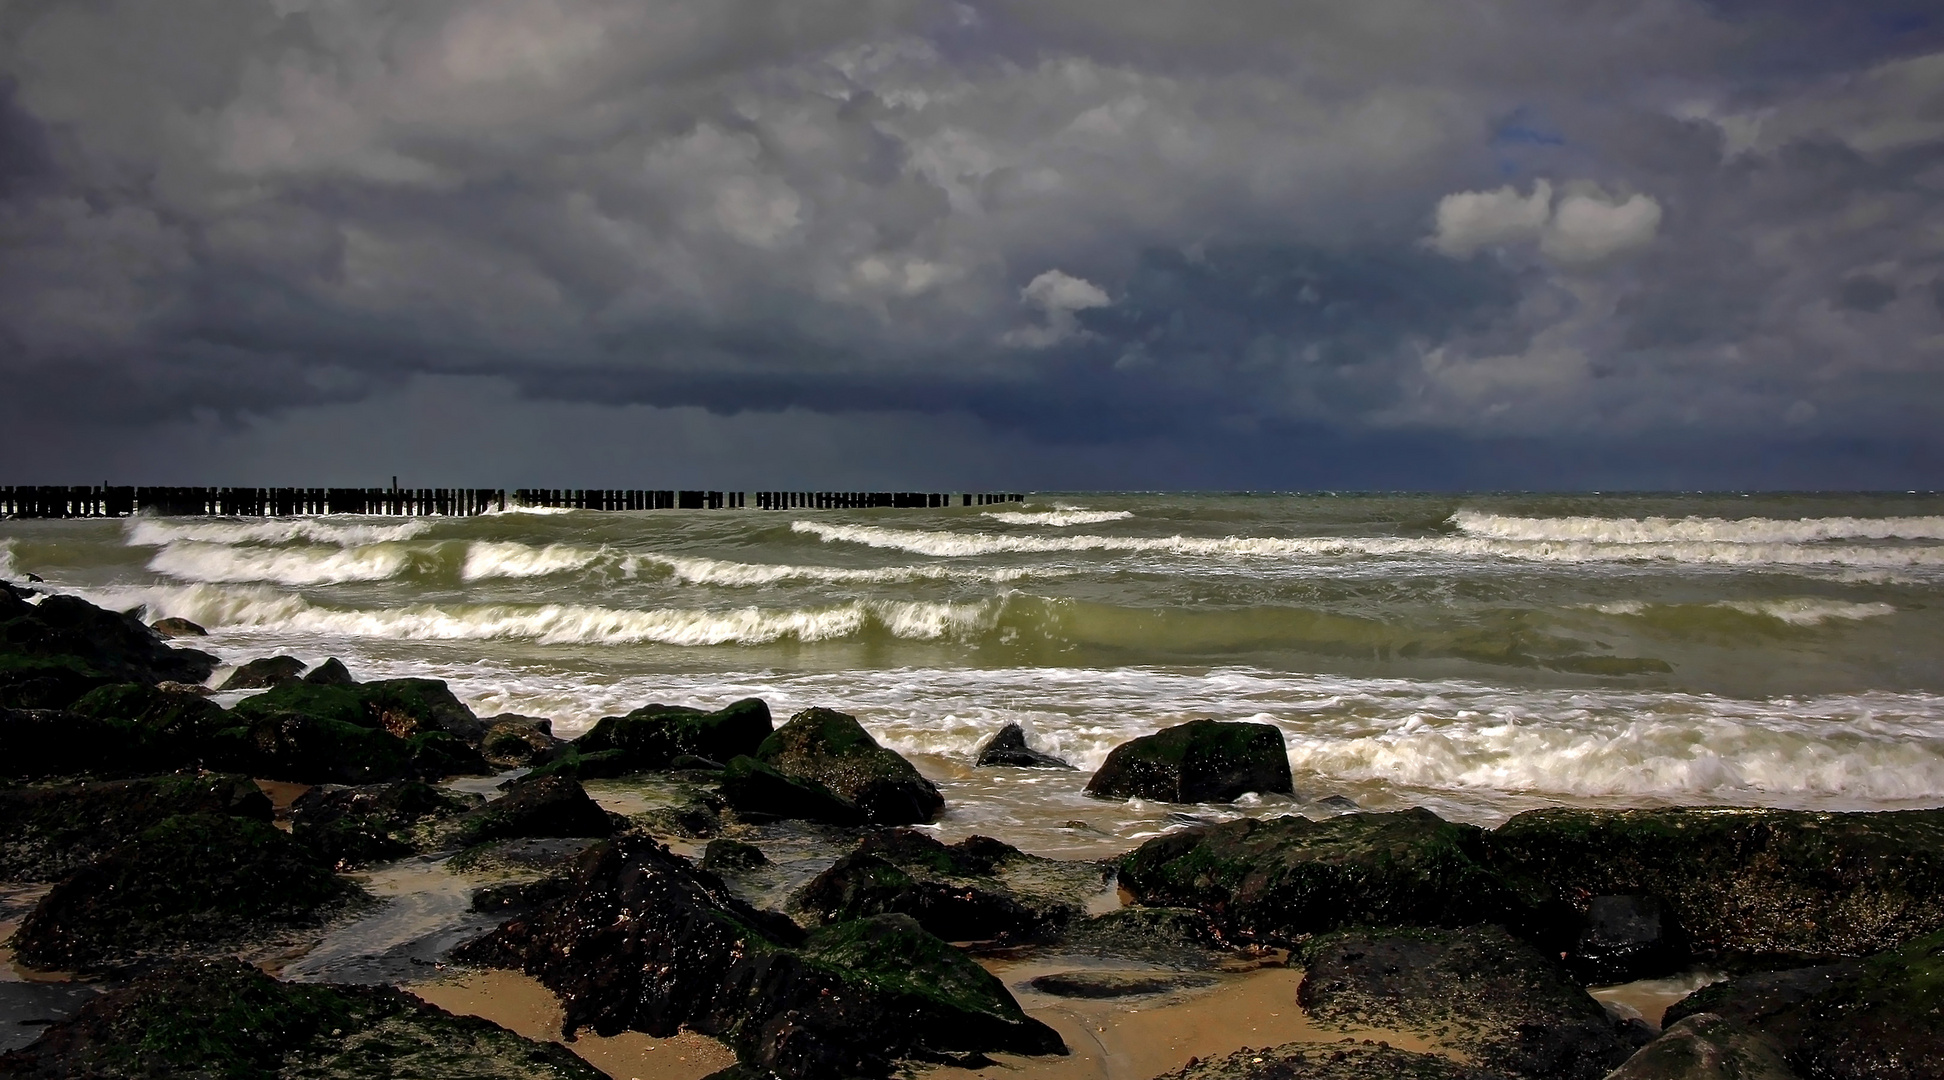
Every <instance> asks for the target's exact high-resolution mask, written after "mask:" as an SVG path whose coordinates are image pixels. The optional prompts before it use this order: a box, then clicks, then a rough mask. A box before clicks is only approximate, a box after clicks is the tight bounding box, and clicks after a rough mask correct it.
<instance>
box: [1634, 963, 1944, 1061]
mask: <svg viewBox="0 0 1944 1080" xmlns="http://www.w3.org/2000/svg"><path fill="white" fill-rule="evenodd" d="M1701 1013H1713V1014H1715V1015H1718V1016H1720V1017H1722V1018H1723V1019H1725V1020H1728V1021H1732V1022H1735V1023H1739V1024H1743V1025H1746V1026H1747V1027H1750V1028H1753V1029H1754V1030H1755V1031H1757V1032H1759V1033H1760V1034H1761V1035H1762V1036H1763V1037H1764V1038H1766V1039H1767V1040H1768V1041H1770V1042H1771V1043H1773V1044H1774V1045H1775V1047H1776V1048H1778V1049H1779V1050H1780V1051H1781V1053H1782V1056H1783V1059H1784V1060H1785V1061H1787V1062H1788V1064H1789V1067H1790V1068H1791V1069H1793V1070H1794V1071H1795V1072H1796V1074H1797V1075H1799V1076H1802V1077H1805V1078H1810V1077H1813V1078H1816V1080H1824V1078H1827V1080H1916V1078H1918V1077H1938V1076H1944V933H1934V934H1931V935H1929V936H1928V937H1923V938H1918V939H1917V940H1915V941H1911V942H1908V943H1906V944H1905V945H1903V946H1901V947H1899V948H1896V949H1892V950H1888V951H1885V952H1881V953H1878V954H1876V955H1874V956H1871V957H1868V958H1865V959H1862V960H1851V961H1846V962H1844V963H1840V964H1830V965H1822V966H1818V967H1813V968H1806V969H1797V970H1794V971H1782V972H1768V973H1763V974H1757V975H1744V976H1742V977H1740V978H1737V979H1730V980H1729V981H1727V982H1722V983H1716V984H1714V985H1712V986H1708V987H1704V988H1702V989H1700V990H1697V991H1695V992H1694V993H1692V994H1690V995H1688V996H1687V997H1686V998H1684V999H1682V1000H1681V1001H1678V1002H1676V1003H1675V1004H1674V1006H1673V1007H1672V1008H1670V1009H1669V1010H1668V1011H1667V1023H1668V1024H1670V1025H1676V1024H1677V1022H1679V1021H1684V1020H1685V1019H1687V1018H1689V1017H1694V1016H1697V1015H1698V1014H1701Z"/></svg>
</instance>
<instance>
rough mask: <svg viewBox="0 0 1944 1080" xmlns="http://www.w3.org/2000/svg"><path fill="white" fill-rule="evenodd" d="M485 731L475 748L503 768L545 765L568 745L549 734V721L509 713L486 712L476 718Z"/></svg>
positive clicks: (551, 732) (550, 731)
mask: <svg viewBox="0 0 1944 1080" xmlns="http://www.w3.org/2000/svg"><path fill="white" fill-rule="evenodd" d="M480 723H481V724H483V725H485V727H486V735H485V737H484V738H482V739H481V740H480V743H479V752H480V754H481V755H482V756H483V757H485V759H486V760H487V761H488V762H491V763H492V764H494V765H497V766H499V767H500V768H503V769H518V768H526V767H530V766H534V765H545V764H546V763H547V762H550V761H552V760H554V759H555V758H557V757H559V756H560V754H561V752H562V751H563V750H564V749H565V748H566V747H567V746H569V745H571V744H569V743H566V742H563V741H561V740H560V739H556V738H554V736H553V721H551V720H543V719H540V718H538V717H532V716H517V715H514V714H511V713H507V714H503V715H500V716H489V717H487V718H486V719H484V720H481V721H480Z"/></svg>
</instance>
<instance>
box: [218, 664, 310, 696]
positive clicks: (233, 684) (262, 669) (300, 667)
mask: <svg viewBox="0 0 1944 1080" xmlns="http://www.w3.org/2000/svg"><path fill="white" fill-rule="evenodd" d="M303 675H304V662H303V661H302V660H299V659H297V658H296V657H294V656H266V657H263V658H262V659H260V660H252V661H250V662H249V663H247V664H240V665H238V666H237V668H236V670H235V671H232V672H230V676H229V678H227V679H224V680H223V685H221V686H219V687H217V688H216V689H217V690H267V689H269V688H270V687H273V686H282V685H284V684H286V683H294V682H299V681H301V680H302V678H303Z"/></svg>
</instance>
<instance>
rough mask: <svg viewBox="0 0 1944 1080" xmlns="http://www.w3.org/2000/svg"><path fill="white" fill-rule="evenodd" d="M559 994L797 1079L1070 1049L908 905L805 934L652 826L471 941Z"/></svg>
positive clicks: (616, 1021) (621, 1027) (616, 1024)
mask: <svg viewBox="0 0 1944 1080" xmlns="http://www.w3.org/2000/svg"><path fill="white" fill-rule="evenodd" d="M455 956H456V957H457V958H458V959H460V960H461V961H462V962H475V963H487V964H492V965H495V966H503V967H513V968H517V969H520V970H523V971H526V972H527V973H528V974H531V975H533V976H534V977H535V978H537V979H539V980H540V981H541V982H542V983H545V984H546V985H547V986H548V987H550V988H552V989H553V991H554V992H555V993H556V994H558V995H559V996H560V998H561V1000H562V1002H563V1003H564V1005H565V1007H566V1013H567V1019H566V1026H567V1030H568V1031H569V1032H572V1031H574V1030H577V1029H579V1028H583V1027H591V1028H592V1029H593V1030H594V1031H596V1032H597V1033H601V1034H607V1035H612V1034H615V1033H618V1032H621V1031H625V1030H636V1031H644V1032H647V1033H648V1034H650V1035H656V1036H667V1035H672V1034H674V1033H675V1032H676V1031H677V1030H679V1029H680V1028H682V1027H688V1028H690V1029H692V1030H695V1031H699V1032H702V1033H704V1034H709V1035H715V1036H717V1037H719V1038H721V1039H723V1040H725V1041H726V1042H728V1043H729V1044H730V1045H731V1046H733V1047H735V1049H736V1052H737V1054H738V1056H739V1057H740V1058H741V1060H742V1062H743V1063H744V1065H745V1066H746V1067H747V1068H749V1069H751V1070H754V1071H757V1072H763V1073H770V1074H774V1075H776V1076H781V1077H786V1078H805V1080H824V1078H831V1080H835V1078H838V1077H852V1076H879V1077H881V1076H885V1075H887V1074H888V1073H889V1072H890V1070H891V1069H892V1068H893V1067H894V1065H896V1064H897V1063H898V1062H899V1061H902V1060H912V1059H918V1060H962V1059H963V1058H964V1056H965V1055H969V1054H972V1055H975V1054H977V1053H979V1052H981V1051H989V1050H1010V1051H1015V1052H1021V1053H1059V1052H1063V1050H1064V1047H1063V1046H1062V1045H1061V1043H1060V1039H1059V1036H1058V1035H1057V1034H1055V1033H1054V1032H1053V1031H1052V1029H1050V1028H1047V1027H1046V1026H1045V1025H1042V1024H1040V1023H1038V1022H1037V1021H1034V1020H1032V1019H1030V1018H1028V1017H1027V1016H1026V1015H1025V1014H1024V1013H1023V1012H1021V1011H1020V1009H1019V1006H1018V1004H1017V1003H1016V1002H1014V1001H1013V1000H1012V997H1011V995H1009V994H1007V993H1006V990H1005V987H1004V986H1003V985H1002V984H1001V983H1000V982H999V981H998V980H997V979H995V978H994V977H993V976H992V975H990V974H988V973H987V972H986V971H985V970H984V969H983V968H980V967H979V966H978V965H977V964H975V963H973V962H972V961H971V960H970V959H969V958H967V957H966V956H965V955H964V954H962V953H960V952H958V951H957V950H955V949H953V948H952V947H951V946H949V945H947V944H945V943H944V942H942V941H940V940H938V939H937V938H935V937H933V936H931V935H930V934H927V933H925V932H924V931H923V930H922V929H920V928H919V927H918V926H917V924H915V923H913V922H912V921H911V920H909V919H906V918H904V917H902V916H896V915H886V916H879V917H877V918H874V919H867V920H861V921H856V922H849V923H840V924H837V925H835V926H831V927H826V928H824V929H822V930H820V931H818V932H817V933H816V934H815V935H811V936H809V937H807V938H806V937H805V935H804V934H803V931H802V930H800V929H798V928H797V926H796V925H795V924H794V923H792V922H790V921H789V920H788V919H786V918H783V917H782V916H780V915H776V914H774V913H771V912H763V911H758V910H756V909H755V908H752V907H750V906H749V905H747V904H745V903H743V902H742V901H740V900H738V899H736V898H735V897H734V896H733V895H732V894H731V893H730V892H729V890H728V889H727V888H726V887H725V886H724V885H723V884H722V881H721V879H719V878H717V877H716V876H715V875H714V874H711V873H709V872H708V871H706V870H700V869H697V868H696V867H695V866H694V865H693V864H691V863H689V861H688V860H686V859H683V858H681V857H680V856H677V855H674V854H671V853H670V852H669V851H668V849H667V848H665V847H663V846H661V845H659V844H656V843H654V842H653V841H650V840H648V839H646V838H642V837H636V836H624V837H620V838H618V839H616V840H614V841H611V842H608V843H604V844H599V845H596V846H595V847H594V848H592V849H590V850H589V851H588V852H587V853H586V854H585V855H583V856H582V858H581V862H580V865H579V867H578V869H577V871H576V873H575V875H574V878H573V880H572V882H571V884H570V885H569V886H568V890H567V892H566V893H565V894H564V895H562V896H560V897H559V898H557V899H554V900H551V901H548V902H546V903H543V904H541V905H539V906H538V907H537V908H536V909H535V910H534V911H533V912H532V913H531V914H529V915H526V916H524V917H521V918H516V919H514V920H512V921H509V922H507V923H506V924H505V925H503V926H501V927H500V929H499V930H497V931H495V932H494V933H493V934H490V935H488V936H487V937H485V938H482V939H479V940H478V941H475V942H472V943H470V944H468V945H466V946H464V947H462V948H461V949H460V950H458V952H457V953H456V954H455Z"/></svg>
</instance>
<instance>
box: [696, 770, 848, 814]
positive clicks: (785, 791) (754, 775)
mask: <svg viewBox="0 0 1944 1080" xmlns="http://www.w3.org/2000/svg"><path fill="white" fill-rule="evenodd" d="M716 790H717V791H718V792H719V793H720V794H721V796H722V800H723V802H725V803H727V804H728V805H729V806H730V807H731V808H733V809H735V810H736V811H737V812H738V813H740V814H743V815H746V816H754V817H772V818H795V819H800V820H804V821H821V822H823V823H825V824H827V825H862V824H864V820H865V819H864V811H863V810H861V809H859V808H858V806H857V804H856V803H854V802H852V801H850V800H849V799H846V798H844V797H843V796H842V795H839V794H837V793H836V792H834V791H832V790H830V789H829V788H828V787H825V786H824V785H823V783H822V782H821V781H818V780H815V779H812V778H809V777H802V776H789V775H786V774H784V773H783V772H781V771H780V770H778V769H775V768H773V767H771V766H769V765H767V764H765V763H763V762H761V761H758V760H756V759H755V758H753V757H747V756H743V757H735V758H731V759H729V765H728V767H727V768H725V769H724V770H723V771H722V776H721V778H720V781H719V784H718V787H717V789H716Z"/></svg>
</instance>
